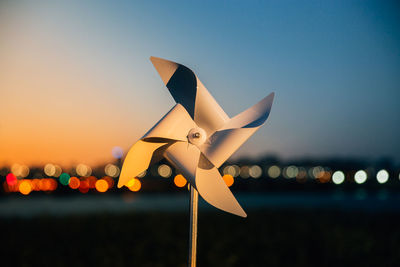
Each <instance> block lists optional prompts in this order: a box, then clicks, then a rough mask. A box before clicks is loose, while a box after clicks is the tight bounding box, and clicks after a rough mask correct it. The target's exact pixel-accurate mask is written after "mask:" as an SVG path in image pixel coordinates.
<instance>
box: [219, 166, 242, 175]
mask: <svg viewBox="0 0 400 267" xmlns="http://www.w3.org/2000/svg"><path fill="white" fill-rule="evenodd" d="M236 167H237V168H235V166H232V165H228V166H226V167H225V168H224V169H223V173H224V174H229V175H232V176H233V177H237V176H238V175H239V171H238V170H240V169H239V167H238V166H236Z"/></svg>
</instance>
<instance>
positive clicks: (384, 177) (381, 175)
mask: <svg viewBox="0 0 400 267" xmlns="http://www.w3.org/2000/svg"><path fill="white" fill-rule="evenodd" d="M376 180H378V183H380V184H384V183H386V182H387V181H388V180H389V173H388V172H387V171H386V170H380V171H379V172H378V173H377V174H376Z"/></svg>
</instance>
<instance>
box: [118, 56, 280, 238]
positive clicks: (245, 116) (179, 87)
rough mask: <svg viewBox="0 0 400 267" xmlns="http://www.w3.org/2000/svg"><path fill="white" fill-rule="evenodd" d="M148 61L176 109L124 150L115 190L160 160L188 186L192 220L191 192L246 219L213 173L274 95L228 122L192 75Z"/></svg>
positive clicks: (247, 134) (250, 130) (259, 120)
mask: <svg viewBox="0 0 400 267" xmlns="http://www.w3.org/2000/svg"><path fill="white" fill-rule="evenodd" d="M150 60H151V61H152V63H153V65H154V67H155V68H156V70H157V71H158V73H159V75H160V76H161V79H162V81H163V82H164V84H165V85H166V86H167V88H168V90H169V92H170V93H171V95H172V97H173V98H174V100H175V101H176V105H175V106H174V107H173V108H172V109H171V110H170V111H169V112H168V113H167V114H166V115H165V116H164V117H163V118H162V119H161V120H160V121H159V122H158V123H157V124H156V125H155V126H154V127H153V128H151V129H150V130H149V131H148V132H147V133H146V134H145V135H144V136H143V137H142V138H141V139H140V140H139V141H137V142H136V143H135V144H134V145H133V146H132V147H131V148H130V150H129V151H128V153H127V156H126V158H125V160H124V163H123V166H122V170H121V175H120V177H119V181H118V187H122V186H124V185H126V184H127V183H128V182H129V181H130V180H131V179H133V178H135V177H136V176H138V175H139V174H140V173H142V172H143V171H145V170H146V169H147V168H148V167H149V165H151V164H154V163H156V162H157V161H159V160H161V159H162V158H163V157H164V158H166V159H167V161H168V162H169V163H170V164H171V165H173V166H174V167H175V168H176V169H177V170H178V171H179V172H181V173H182V174H183V176H184V177H185V178H186V179H187V181H188V182H189V183H190V185H191V200H193V198H195V200H196V203H195V204H196V206H195V207H193V206H191V207H192V209H193V208H194V209H195V210H192V209H191V212H192V213H193V211H195V212H196V214H195V216H196V217H195V218H194V219H196V221H197V192H198V193H199V194H200V195H201V196H202V197H203V199H204V200H205V201H207V202H208V203H209V204H211V205H213V206H214V207H216V208H219V209H221V210H223V211H226V212H229V213H233V214H236V215H239V216H242V217H246V216H247V215H246V213H245V212H244V210H243V209H242V207H241V206H240V205H239V203H238V202H237V200H236V199H235V197H234V196H233V194H232V192H231V191H230V190H229V188H228V186H227V185H226V184H225V182H224V180H223V178H222V177H221V174H220V173H219V171H218V168H219V167H220V166H221V165H222V164H223V163H224V162H225V161H226V160H227V159H228V158H229V157H230V156H231V155H232V154H233V153H234V152H235V151H236V150H237V149H238V148H239V147H240V146H241V145H242V144H243V143H244V142H245V141H246V140H247V139H248V138H249V137H250V136H251V135H252V134H254V133H255V132H256V131H257V130H258V129H259V128H260V127H261V126H262V125H263V124H264V122H265V121H266V120H267V118H268V116H269V113H270V110H271V106H272V101H273V99H274V93H271V94H270V95H268V96H267V97H265V98H264V99H262V100H261V101H260V102H258V103H257V104H255V105H254V106H252V107H250V108H249V109H247V110H245V111H243V112H242V113H240V114H238V115H236V116H235V117H233V118H229V117H228V115H227V114H226V113H225V112H224V111H223V109H222V108H221V107H220V106H219V105H218V103H217V102H216V100H215V99H214V98H213V97H212V96H211V94H210V93H209V92H208V90H207V89H206V87H205V86H204V85H203V84H202V83H201V81H200V80H199V79H198V77H197V76H196V75H195V74H194V73H193V71H192V70H190V69H189V68H187V67H185V66H183V65H181V64H178V63H175V62H172V61H168V60H165V59H161V58H157V57H151V58H150ZM194 194H196V195H194ZM193 195H194V197H193ZM192 204H193V203H192ZM194 226H196V225H194ZM191 230H193V229H191ZM194 230H195V229H194ZM192 234H193V233H192Z"/></svg>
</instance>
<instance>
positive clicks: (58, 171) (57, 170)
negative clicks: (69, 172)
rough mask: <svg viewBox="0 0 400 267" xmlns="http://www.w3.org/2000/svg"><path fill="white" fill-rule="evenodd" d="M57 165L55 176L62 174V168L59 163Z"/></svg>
mask: <svg viewBox="0 0 400 267" xmlns="http://www.w3.org/2000/svg"><path fill="white" fill-rule="evenodd" d="M54 167H55V172H54V175H53V176H54V177H60V175H61V174H62V169H61V167H60V166H58V165H54Z"/></svg>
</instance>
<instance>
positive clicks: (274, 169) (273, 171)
mask: <svg viewBox="0 0 400 267" xmlns="http://www.w3.org/2000/svg"><path fill="white" fill-rule="evenodd" d="M279 175H281V169H280V168H279V167H278V166H275V165H274V166H271V167H269V168H268V176H269V177H271V178H278V177H279Z"/></svg>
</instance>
